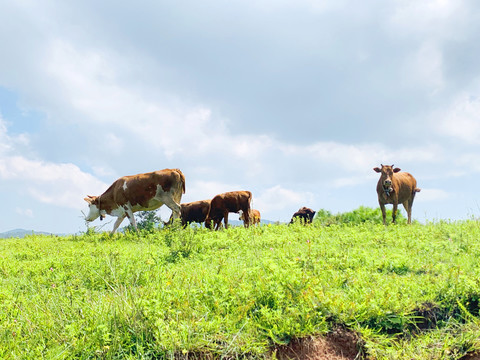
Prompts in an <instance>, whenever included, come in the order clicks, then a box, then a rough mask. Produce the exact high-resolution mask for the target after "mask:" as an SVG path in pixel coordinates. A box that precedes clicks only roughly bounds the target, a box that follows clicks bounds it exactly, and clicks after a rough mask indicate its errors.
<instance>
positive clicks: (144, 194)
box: [84, 169, 185, 234]
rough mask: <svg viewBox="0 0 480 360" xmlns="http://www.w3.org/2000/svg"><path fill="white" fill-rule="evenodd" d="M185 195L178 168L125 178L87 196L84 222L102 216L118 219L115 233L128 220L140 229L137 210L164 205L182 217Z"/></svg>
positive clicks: (114, 227) (182, 177) (181, 176)
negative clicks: (102, 190)
mask: <svg viewBox="0 0 480 360" xmlns="http://www.w3.org/2000/svg"><path fill="white" fill-rule="evenodd" d="M184 193H185V176H184V175H183V173H182V172H181V171H180V170H179V169H164V170H159V171H154V172H150V173H145V174H138V175H131V176H123V177H121V178H119V179H117V180H115V182H114V183H113V184H112V185H111V186H110V187H109V188H108V189H107V190H106V191H105V192H104V193H103V194H102V195H100V196H91V195H87V197H86V198H84V200H85V201H86V202H87V203H88V207H89V212H88V215H87V216H86V218H85V220H87V221H93V220H95V219H96V218H98V217H100V220H103V219H104V218H105V216H106V215H107V214H108V215H111V216H116V217H117V220H116V221H115V224H114V225H113V230H112V232H111V233H112V234H114V233H115V231H116V230H117V229H118V227H119V226H120V224H121V223H122V221H123V219H125V217H128V219H129V220H130V224H132V226H133V227H134V228H135V230H137V232H138V229H137V224H136V222H135V216H134V215H133V213H135V212H137V211H147V210H155V209H158V208H159V207H160V206H162V205H163V204H165V205H167V206H168V207H169V208H170V209H171V210H172V215H173V218H174V219H176V218H178V217H179V216H180V200H181V198H182V194H184Z"/></svg>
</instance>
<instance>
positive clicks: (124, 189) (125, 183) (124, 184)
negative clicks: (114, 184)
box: [122, 181, 127, 191]
mask: <svg viewBox="0 0 480 360" xmlns="http://www.w3.org/2000/svg"><path fill="white" fill-rule="evenodd" d="M122 187H123V191H126V190H127V182H126V181H125V182H124V183H123V186H122Z"/></svg>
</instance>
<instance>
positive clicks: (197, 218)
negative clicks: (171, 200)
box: [180, 200, 210, 227]
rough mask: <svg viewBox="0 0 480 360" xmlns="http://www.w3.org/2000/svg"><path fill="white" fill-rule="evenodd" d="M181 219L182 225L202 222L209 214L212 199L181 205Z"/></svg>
mask: <svg viewBox="0 0 480 360" xmlns="http://www.w3.org/2000/svg"><path fill="white" fill-rule="evenodd" d="M180 207H181V210H180V219H181V220H182V226H184V227H185V226H187V224H190V223H193V222H196V223H199V224H202V223H203V222H204V221H205V219H206V218H207V215H208V210H209V209H210V200H199V201H193V202H189V203H185V204H181V205H180Z"/></svg>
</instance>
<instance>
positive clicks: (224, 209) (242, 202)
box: [205, 191, 252, 230]
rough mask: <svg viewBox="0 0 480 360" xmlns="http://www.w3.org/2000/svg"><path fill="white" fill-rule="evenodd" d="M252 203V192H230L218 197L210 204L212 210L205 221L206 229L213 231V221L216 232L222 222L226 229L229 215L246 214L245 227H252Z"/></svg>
mask: <svg viewBox="0 0 480 360" xmlns="http://www.w3.org/2000/svg"><path fill="white" fill-rule="evenodd" d="M251 202H252V193H251V192H250V191H230V192H226V193H223V194H219V195H216V196H215V197H214V198H213V199H212V201H211V202H210V209H209V211H208V215H207V218H206V219H205V227H207V228H209V229H211V228H212V221H213V225H214V226H215V230H218V229H219V228H220V225H221V223H222V220H224V222H225V228H226V229H227V228H228V213H231V212H233V213H239V212H240V211H242V213H243V214H244V220H243V223H244V226H245V227H248V226H249V225H250V203H251Z"/></svg>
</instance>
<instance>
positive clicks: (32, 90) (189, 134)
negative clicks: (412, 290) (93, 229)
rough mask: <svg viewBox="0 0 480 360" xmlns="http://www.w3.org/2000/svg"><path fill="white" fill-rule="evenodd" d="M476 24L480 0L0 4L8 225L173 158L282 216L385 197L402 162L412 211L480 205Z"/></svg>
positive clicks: (1, 149)
mask: <svg viewBox="0 0 480 360" xmlns="http://www.w3.org/2000/svg"><path fill="white" fill-rule="evenodd" d="M479 34H480V3H479V2H478V1H475V0H471V1H468V0H425V1H417V0H394V1H383V0H365V1H346V0H295V1H287V0H255V1H248V0H246V1H245V0H244V1H235V0H234V1H218V0H204V1H192V0H176V1H163V0H160V1H151V0H150V1H149V0H138V1H120V2H119V1H108V0H107V1H101V2H98V1H91V0H85V1H76V2H65V1H48V0H45V1H35V0H18V1H8V0H0V45H1V49H2V51H1V56H0V198H1V199H2V204H3V206H2V207H1V210H0V212H1V220H0V232H1V231H7V230H10V229H14V228H24V229H35V230H39V231H48V232H56V233H72V232H78V231H85V230H86V227H85V223H84V221H83V219H82V211H84V212H85V211H86V209H87V204H86V202H85V201H84V200H83V198H84V197H85V196H86V195H87V194H91V195H99V194H101V193H102V192H103V191H105V190H106V188H107V187H108V186H109V185H110V184H111V183H112V182H113V181H114V180H115V179H117V178H118V177H120V176H123V175H132V174H136V173H141V172H149V171H153V170H157V169H163V168H172V167H174V168H180V169H181V170H182V171H183V173H184V174H185V176H186V180H187V192H186V194H185V195H184V197H183V199H182V201H183V202H188V201H194V200H201V199H208V198H211V197H213V196H214V195H216V194H218V193H221V192H224V191H231V190H243V189H245V190H251V191H252V192H253V195H254V200H253V207H254V208H257V209H259V210H260V211H261V213H262V217H263V218H265V219H269V220H278V221H286V220H289V218H290V217H291V215H292V214H293V212H295V211H296V210H298V208H299V207H302V206H308V207H311V208H313V209H316V210H317V209H321V208H323V209H327V210H330V211H332V212H334V213H336V212H343V211H349V210H352V209H355V208H357V207H358V206H360V205H365V206H370V207H376V206H377V199H376V193H375V187H376V182H377V179H378V174H376V173H375V172H374V171H373V170H372V169H373V167H375V166H379V165H380V164H381V163H383V164H395V165H396V166H398V167H400V168H402V170H405V171H408V172H411V173H412V174H413V175H414V176H415V177H416V178H417V181H418V186H419V187H420V188H422V191H421V192H420V193H419V194H418V195H417V197H416V199H415V204H414V208H413V217H414V218H415V219H417V220H420V221H422V222H423V221H426V220H438V219H451V220H456V219H466V218H470V217H472V216H474V217H480V187H479V186H478V184H479V182H478V176H479V173H480V66H479V59H480V39H479V36H480V35H479ZM161 215H162V217H164V218H166V217H168V215H169V211H168V209H165V210H162V211H161ZM107 219H111V218H107ZM100 224H101V223H100V221H98V220H97V221H96V222H94V223H93V225H100ZM126 224H127V222H126V221H125V222H124V225H126ZM112 226H113V223H109V224H107V225H106V226H105V227H104V229H105V230H110V229H111V228H112Z"/></svg>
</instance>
